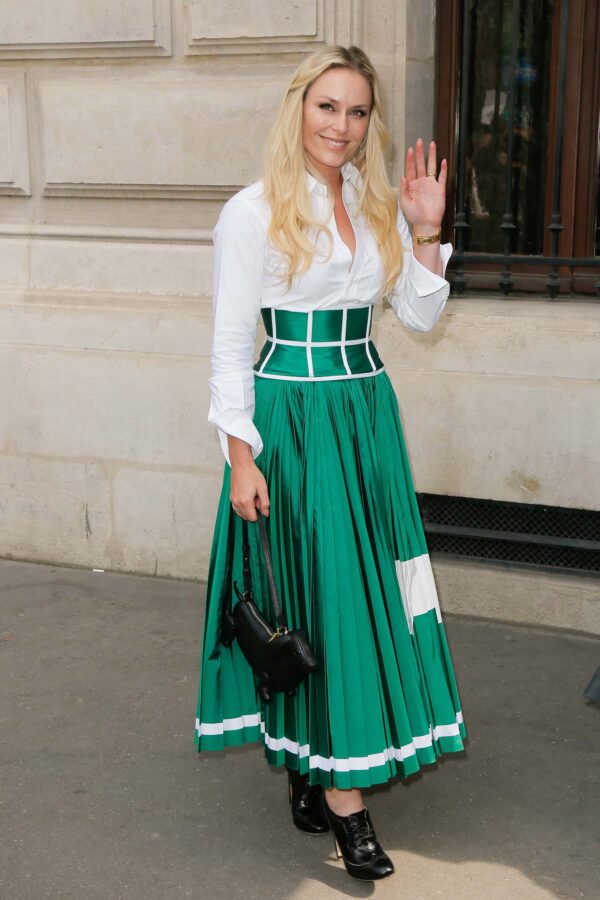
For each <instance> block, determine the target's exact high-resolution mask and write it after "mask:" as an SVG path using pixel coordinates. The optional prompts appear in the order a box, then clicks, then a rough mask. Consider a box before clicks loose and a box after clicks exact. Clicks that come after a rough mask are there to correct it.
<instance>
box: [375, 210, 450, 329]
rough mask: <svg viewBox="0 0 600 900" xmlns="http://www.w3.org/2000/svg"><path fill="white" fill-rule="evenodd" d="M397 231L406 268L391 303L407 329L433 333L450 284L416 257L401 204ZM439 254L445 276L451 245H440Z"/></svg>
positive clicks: (391, 297)
mask: <svg viewBox="0 0 600 900" xmlns="http://www.w3.org/2000/svg"><path fill="white" fill-rule="evenodd" d="M398 231H399V233H400V239H401V241H402V245H403V247H404V266H403V271H402V272H401V273H400V275H399V276H398V279H397V281H396V284H395V286H394V288H393V290H392V291H391V293H390V294H389V295H388V299H389V301H390V304H391V305H392V307H393V309H394V310H395V312H396V315H397V316H398V318H399V319H400V321H401V322H403V323H404V324H405V325H406V326H407V328H411V329H412V330H413V331H431V329H432V328H433V327H434V325H435V324H436V322H437V321H438V319H439V318H440V316H441V314H442V311H443V309H444V306H445V305H446V300H447V298H448V294H449V293H450V284H449V283H448V282H447V281H446V280H445V278H444V277H443V275H442V276H440V275H436V274H435V273H434V272H432V271H431V270H430V269H428V268H427V267H426V266H424V265H423V264H422V263H420V262H419V260H418V259H417V258H416V257H415V255H414V253H413V245H412V236H411V234H410V231H409V228H408V222H407V221H406V218H405V216H404V213H403V212H402V209H401V207H400V205H399V204H398ZM440 253H441V257H442V272H443V273H444V275H445V273H446V265H447V263H448V260H449V259H450V257H451V255H452V244H440Z"/></svg>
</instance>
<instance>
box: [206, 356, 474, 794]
mask: <svg viewBox="0 0 600 900" xmlns="http://www.w3.org/2000/svg"><path fill="white" fill-rule="evenodd" d="M255 389H256V395H255V415H254V422H255V424H256V426H257V428H258V430H259V432H260V434H261V436H262V438H263V442H264V446H263V450H262V451H261V453H260V454H259V455H258V456H257V457H256V459H255V462H256V464H257V465H258V466H259V468H260V469H261V471H262V472H263V474H264V475H265V478H266V481H267V485H268V487H269V496H270V503H271V506H270V515H269V517H268V518H267V519H266V526H267V531H268V534H269V540H270V544H271V551H272V556H273V566H274V571H275V577H276V579H277V584H278V587H279V591H280V595H281V600H282V603H283V606H284V609H285V612H286V615H287V621H288V625H289V627H291V628H296V627H301V628H304V629H305V631H306V632H307V634H308V636H309V639H310V641H311V644H312V646H313V649H314V650H315V652H316V655H317V658H318V660H319V671H318V672H316V673H314V674H311V675H310V676H308V678H306V679H305V680H304V681H303V683H302V684H301V685H300V688H299V691H298V693H297V694H296V696H294V697H286V696H285V695H283V694H276V695H275V696H274V699H273V700H272V702H271V703H268V704H263V703H262V702H261V701H260V699H259V698H258V697H257V694H256V690H255V679H254V676H253V673H252V670H251V669H250V667H249V665H248V663H247V662H246V660H245V658H244V656H243V655H242V653H241V651H240V649H239V646H238V644H237V641H234V643H233V645H232V646H231V647H230V648H226V647H224V646H222V645H221V644H220V642H219V629H220V622H221V615H222V611H223V606H224V604H225V602H226V598H227V595H228V594H231V593H232V591H233V581H234V580H237V582H238V586H240V587H241V584H242V551H241V540H242V528H241V524H242V520H241V518H240V517H239V516H237V515H236V514H235V513H234V512H233V510H232V508H231V504H230V499H229V495H230V474H231V469H230V467H229V465H228V464H227V463H225V468H224V473H223V484H222V491H221V496H220V501H219V506H218V510H217V516H216V522H215V529H214V536H213V543H212V551H211V557H210V565H209V574H208V585H207V598H206V611H205V620H204V635H203V646H202V656H201V668H200V684H199V691H198V705H197V712H196V731H195V740H196V746H197V749H198V751H202V750H222V749H224V748H226V747H229V746H239V745H242V744H246V743H251V742H255V741H260V742H262V743H263V745H264V751H265V755H266V759H267V761H268V762H269V763H270V764H272V765H275V766H281V765H287V766H290V767H291V768H295V769H298V770H299V771H300V772H303V773H306V772H308V773H309V774H310V783H311V784H322V785H323V786H324V787H338V788H351V787H367V786H370V785H374V784H379V783H383V782H386V781H388V780H389V779H391V778H393V777H395V776H400V777H402V778H407V777H408V776H410V775H411V774H413V773H415V772H417V771H418V770H419V769H420V768H421V766H422V765H424V764H431V763H434V762H435V761H436V758H438V757H440V756H442V754H444V753H453V752H456V751H461V750H463V749H464V743H463V741H464V739H465V738H466V728H465V724H464V721H463V714H462V710H461V703H460V699H459V694H458V690H457V684H456V679H455V675H454V671H453V664H452V658H451V654H450V650H449V647H448V644H447V640H446V635H445V630H444V625H443V621H442V616H441V612H440V607H439V602H438V597H437V592H436V587H435V583H434V579H433V573H432V570H431V564H430V559H429V555H428V551H427V545H426V541H425V535H424V531H423V526H422V523H421V518H420V514H419V509H418V505H417V500H416V496H415V492H414V487H413V482H412V476H411V471H410V466H409V462H408V456H407V452H406V447H405V442H404V436H403V432H402V426H401V421H400V416H399V410H398V403H397V399H396V395H395V393H394V390H393V387H392V384H391V382H390V380H389V377H388V375H387V373H386V372H385V370H383V371H380V372H379V373H378V374H375V375H373V376H372V377H362V378H347V379H340V380H331V381H327V380H323V381H291V380H286V379H285V378H279V379H270V378H263V377H256V378H255ZM249 537H250V548H251V555H250V560H251V567H252V576H253V586H254V596H255V600H256V602H257V604H258V605H259V607H260V608H261V610H262V612H263V613H264V614H265V615H267V616H268V617H269V618H270V619H271V621H272V620H273V615H272V610H271V609H270V606H269V599H268V598H269V595H268V586H267V578H266V572H265V569H264V563H263V560H262V551H261V548H260V541H259V529H258V525H257V524H256V523H249ZM234 596H235V595H234Z"/></svg>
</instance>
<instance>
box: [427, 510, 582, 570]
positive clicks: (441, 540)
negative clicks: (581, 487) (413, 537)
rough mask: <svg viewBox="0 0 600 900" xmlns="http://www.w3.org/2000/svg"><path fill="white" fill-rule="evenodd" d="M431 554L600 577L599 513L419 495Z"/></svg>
mask: <svg viewBox="0 0 600 900" xmlns="http://www.w3.org/2000/svg"><path fill="white" fill-rule="evenodd" d="M418 501H419V507H420V510H421V516H422V520H423V526H424V528H425V533H426V536H427V543H428V546H429V550H430V552H431V553H432V554H433V553H441V554H449V555H451V556H454V557H468V558H471V559H480V560H490V561H498V562H510V563H515V564H518V565H523V566H528V567H534V568H540V567H541V568H544V569H551V570H560V571H564V572H571V573H578V574H579V573H595V572H600V512H599V511H595V510H588V509H569V508H565V507H560V506H545V505H537V504H525V503H510V502H508V501H500V500H480V499H477V498H473V497H453V496H447V495H441V494H418Z"/></svg>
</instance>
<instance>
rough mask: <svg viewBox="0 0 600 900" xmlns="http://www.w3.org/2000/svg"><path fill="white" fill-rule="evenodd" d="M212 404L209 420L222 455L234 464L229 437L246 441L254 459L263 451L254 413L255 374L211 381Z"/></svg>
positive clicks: (211, 379) (234, 374)
mask: <svg viewBox="0 0 600 900" xmlns="http://www.w3.org/2000/svg"><path fill="white" fill-rule="evenodd" d="M208 383H209V386H210V390H211V401H210V407H209V410H208V421H209V422H210V424H211V425H215V426H216V428H217V433H218V436H219V442H220V444H221V450H222V452H223V456H224V457H225V459H226V460H227V463H228V465H231V460H230V458H229V444H228V441H227V435H229V434H231V435H232V436H233V437H237V438H240V439H241V440H242V441H246V443H247V444H250V446H251V448H252V457H253V458H255V457H257V456H258V454H259V453H260V452H261V450H262V449H263V442H262V438H261V436H260V434H259V432H258V429H257V428H256V426H255V425H254V422H253V421H252V416H253V413H254V373H251V374H250V375H249V376H248V377H247V378H244V377H242V376H241V375H240V374H238V373H232V374H229V373H228V374H222V375H219V376H213V377H212V378H209V382H208Z"/></svg>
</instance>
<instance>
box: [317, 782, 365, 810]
mask: <svg viewBox="0 0 600 900" xmlns="http://www.w3.org/2000/svg"><path fill="white" fill-rule="evenodd" d="M325 800H326V801H327V805H328V807H329V808H330V809H332V810H333V812H334V813H335V814H336V815H338V816H349V815H351V814H352V813H356V812H360V810H361V809H364V808H365V803H364V802H363V798H362V794H361V792H360V790H359V789H358V788H351V789H350V790H342V789H340V788H325Z"/></svg>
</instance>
